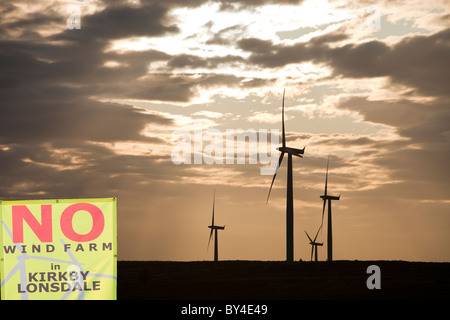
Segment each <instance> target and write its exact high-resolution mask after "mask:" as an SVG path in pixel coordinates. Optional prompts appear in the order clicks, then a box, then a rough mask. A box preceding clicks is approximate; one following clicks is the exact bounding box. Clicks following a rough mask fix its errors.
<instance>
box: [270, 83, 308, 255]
mask: <svg viewBox="0 0 450 320" xmlns="http://www.w3.org/2000/svg"><path fill="white" fill-rule="evenodd" d="M285 91H286V90H283V103H282V107H281V109H282V111H281V121H282V131H283V132H282V146H281V147H279V148H278V151H280V152H281V154H280V158H279V159H278V165H277V168H276V170H275V174H274V175H273V178H272V183H271V184H270V189H269V194H268V195H267V201H266V203H267V202H268V201H269V197H270V192H271V191H272V186H273V182H274V181H275V177H276V176H277V172H278V169H279V168H280V165H281V161H283V156H284V154H285V153H287V154H288V166H287V190H286V261H287V262H293V261H294V197H293V184H292V156H293V155H294V156H296V157H300V158H303V157H302V156H301V155H302V154H303V153H304V152H305V148H303V149H295V148H289V147H286V135H285V130H284V95H285Z"/></svg>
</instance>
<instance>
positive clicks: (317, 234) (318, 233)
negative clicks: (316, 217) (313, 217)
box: [313, 228, 320, 242]
mask: <svg viewBox="0 0 450 320" xmlns="http://www.w3.org/2000/svg"><path fill="white" fill-rule="evenodd" d="M319 230H320V228H319V229H318V230H317V232H316V236H315V237H314V241H313V242H316V239H317V235H318V234H319Z"/></svg>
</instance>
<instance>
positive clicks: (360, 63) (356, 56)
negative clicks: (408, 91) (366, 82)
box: [238, 29, 450, 96]
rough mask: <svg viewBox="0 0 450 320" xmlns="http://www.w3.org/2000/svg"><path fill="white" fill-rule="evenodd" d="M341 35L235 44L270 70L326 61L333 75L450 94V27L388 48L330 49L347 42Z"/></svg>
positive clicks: (371, 44)
mask: <svg viewBox="0 0 450 320" xmlns="http://www.w3.org/2000/svg"><path fill="white" fill-rule="evenodd" d="M346 38H347V36H346V35H345V34H339V33H335V34H327V35H323V36H320V37H316V38H313V39H311V40H310V41H309V42H300V43H296V44H293V45H275V44H273V43H272V42H271V41H269V40H261V39H257V38H247V39H241V40H240V41H238V45H239V47H240V48H241V49H243V50H246V51H249V52H251V53H252V54H251V56H250V59H249V61H250V62H252V63H254V64H257V65H260V66H263V67H268V68H274V67H282V66H285V65H288V64H291V63H301V62H305V61H313V62H317V63H326V64H327V65H329V66H330V67H332V68H333V71H334V74H335V75H342V76H345V77H350V78H370V77H384V76H387V77H390V79H391V80H392V82H394V83H401V84H404V85H406V86H409V87H411V88H414V89H415V90H416V91H417V93H418V94H422V95H430V96H445V95H448V92H449V91H448V85H447V84H448V83H450V73H449V72H448V70H450V60H449V59H448V57H449V56H450V29H446V30H442V31H440V32H437V33H434V34H431V35H427V36H424V35H420V36H410V37H407V38H404V39H403V40H401V41H399V42H398V43H396V44H394V45H392V46H389V45H387V44H385V43H384V42H382V41H378V40H373V41H369V42H365V43H361V44H345V45H342V46H340V47H330V46H328V43H329V42H336V41H341V40H345V39H346Z"/></svg>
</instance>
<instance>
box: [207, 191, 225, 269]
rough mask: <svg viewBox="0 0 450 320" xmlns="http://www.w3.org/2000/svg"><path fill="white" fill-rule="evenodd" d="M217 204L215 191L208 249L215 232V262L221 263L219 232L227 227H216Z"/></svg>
mask: <svg viewBox="0 0 450 320" xmlns="http://www.w3.org/2000/svg"><path fill="white" fill-rule="evenodd" d="M215 202H216V191H215V190H214V199H213V211H212V222H211V225H210V226H208V228H210V229H211V233H210V234H209V240H208V248H209V243H210V242H211V238H212V236H213V232H214V261H219V245H218V241H219V240H218V237H217V230H224V229H225V226H222V227H221V226H216V225H214V205H215Z"/></svg>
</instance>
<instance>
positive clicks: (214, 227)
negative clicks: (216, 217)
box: [208, 226, 225, 230]
mask: <svg viewBox="0 0 450 320" xmlns="http://www.w3.org/2000/svg"><path fill="white" fill-rule="evenodd" d="M208 228H210V229H217V230H224V229H225V226H223V227H222V226H208Z"/></svg>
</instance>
